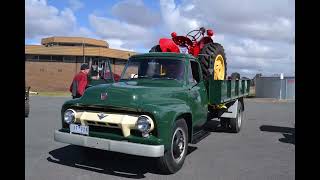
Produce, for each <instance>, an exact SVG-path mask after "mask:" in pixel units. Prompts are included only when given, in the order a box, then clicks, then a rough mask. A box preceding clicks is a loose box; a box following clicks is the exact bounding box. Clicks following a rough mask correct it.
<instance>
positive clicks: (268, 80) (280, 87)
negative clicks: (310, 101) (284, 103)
mask: <svg viewBox="0 0 320 180" xmlns="http://www.w3.org/2000/svg"><path fill="white" fill-rule="evenodd" d="M255 87H256V97H258V98H277V99H293V100H294V99H295V78H294V77H284V78H283V79H280V77H258V78H257V79H256V86H255Z"/></svg>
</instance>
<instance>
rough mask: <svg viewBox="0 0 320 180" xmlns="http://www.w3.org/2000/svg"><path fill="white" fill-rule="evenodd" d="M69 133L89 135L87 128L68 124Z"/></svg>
mask: <svg viewBox="0 0 320 180" xmlns="http://www.w3.org/2000/svg"><path fill="white" fill-rule="evenodd" d="M69 127H70V133H77V134H83V135H89V126H83V125H77V124H70V126H69Z"/></svg>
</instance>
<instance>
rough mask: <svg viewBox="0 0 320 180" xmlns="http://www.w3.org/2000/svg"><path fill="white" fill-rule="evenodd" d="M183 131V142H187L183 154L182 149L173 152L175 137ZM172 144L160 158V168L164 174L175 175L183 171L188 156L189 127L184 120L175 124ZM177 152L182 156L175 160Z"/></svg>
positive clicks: (171, 139)
mask: <svg viewBox="0 0 320 180" xmlns="http://www.w3.org/2000/svg"><path fill="white" fill-rule="evenodd" d="M182 131H183V133H184V136H183V135H182V137H185V138H184V140H183V142H185V143H184V146H183V147H184V148H183V150H182V152H181V149H178V148H177V149H176V151H175V150H173V144H174V140H175V137H174V136H175V135H176V134H177V133H180V132H182ZM179 139H180V138H179ZM170 142H171V146H170V148H169V149H168V150H166V151H165V153H164V156H162V157H160V158H158V165H159V168H160V169H161V170H162V172H163V173H164V174H173V173H175V172H177V171H178V170H179V169H181V167H182V165H183V163H184V160H185V158H186V156H187V151H188V126H187V124H186V122H185V120H184V119H179V120H177V121H176V122H175V124H174V127H173V131H172V133H171V138H170ZM175 152H178V153H180V156H178V157H177V158H175ZM176 155H177V154H176ZM178 155H179V154H178Z"/></svg>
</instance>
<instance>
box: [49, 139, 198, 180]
mask: <svg viewBox="0 0 320 180" xmlns="http://www.w3.org/2000/svg"><path fill="white" fill-rule="evenodd" d="M196 149H197V148H196V147H192V146H189V148H188V155H189V154H191V153H192V152H193V151H195V150H196ZM49 154H50V155H51V156H52V157H48V158H47V160H48V161H49V162H53V163H57V164H61V165H65V166H70V167H76V168H81V169H85V170H89V171H94V172H98V173H104V174H108V175H114V176H118V177H125V178H133V179H141V178H145V175H144V174H146V173H153V174H162V173H161V172H160V171H159V168H158V167H157V165H156V159H155V158H149V157H140V156H134V155H128V154H122V153H117V152H111V151H104V150H100V149H93V148H86V147H81V146H75V145H68V146H65V147H62V148H59V149H55V150H52V151H50V152H49Z"/></svg>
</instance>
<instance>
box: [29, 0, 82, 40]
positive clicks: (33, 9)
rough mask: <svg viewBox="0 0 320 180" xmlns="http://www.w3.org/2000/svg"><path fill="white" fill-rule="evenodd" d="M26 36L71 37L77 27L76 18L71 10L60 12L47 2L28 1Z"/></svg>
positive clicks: (42, 0)
mask: <svg viewBox="0 0 320 180" xmlns="http://www.w3.org/2000/svg"><path fill="white" fill-rule="evenodd" d="M25 10H26V11H25V21H26V24H25V36H26V38H37V37H39V36H51V35H69V34H70V33H71V32H73V31H74V29H75V26H76V17H75V15H74V14H73V11H72V10H71V9H69V8H65V9H64V10H61V11H59V10H58V9H57V8H55V7H53V6H50V5H48V4H47V1H45V0H39V1H37V0H27V1H26V8H25Z"/></svg>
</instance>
